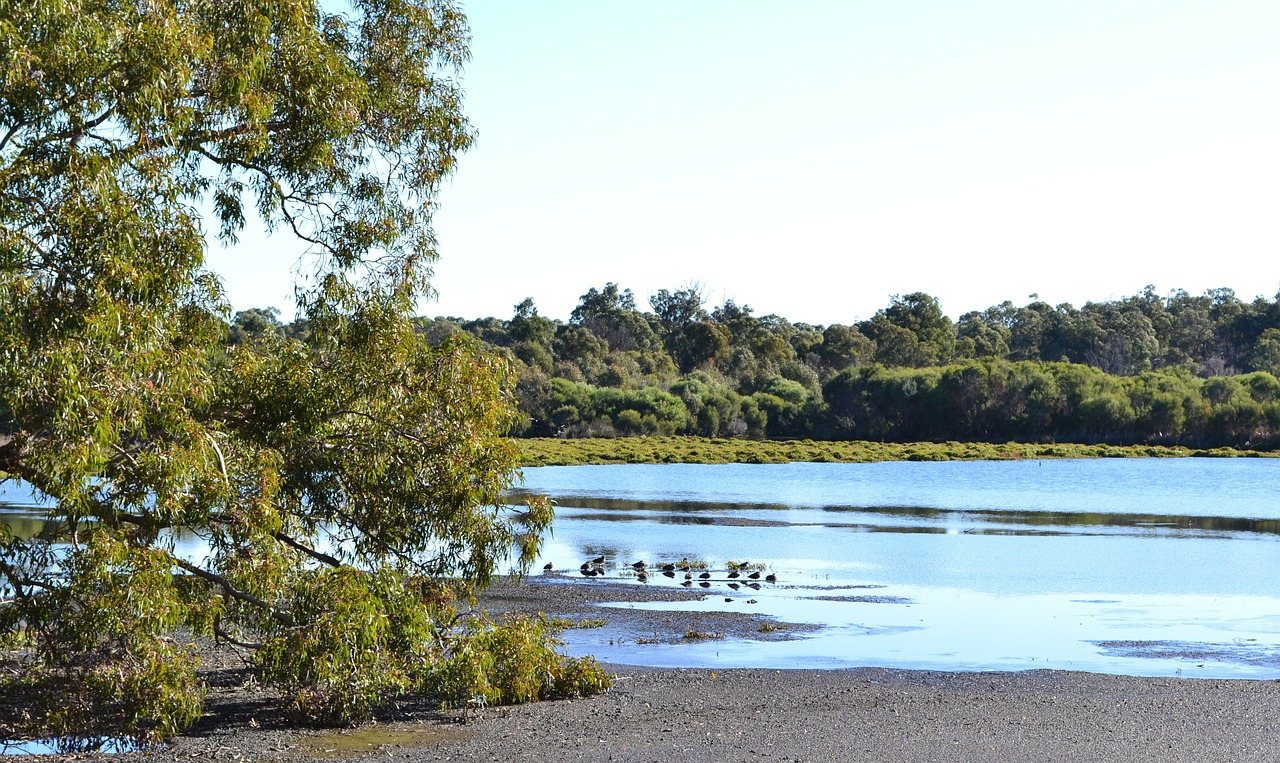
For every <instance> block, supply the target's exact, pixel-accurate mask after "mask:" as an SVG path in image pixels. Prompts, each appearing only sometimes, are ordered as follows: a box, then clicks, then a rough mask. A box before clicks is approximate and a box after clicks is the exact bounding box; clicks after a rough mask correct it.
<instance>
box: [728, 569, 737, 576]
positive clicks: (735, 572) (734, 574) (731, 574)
mask: <svg viewBox="0 0 1280 763" xmlns="http://www.w3.org/2000/svg"><path fill="white" fill-rule="evenodd" d="M729 577H731V578H736V577H738V571H737V570H734V571H733V572H730V573H729Z"/></svg>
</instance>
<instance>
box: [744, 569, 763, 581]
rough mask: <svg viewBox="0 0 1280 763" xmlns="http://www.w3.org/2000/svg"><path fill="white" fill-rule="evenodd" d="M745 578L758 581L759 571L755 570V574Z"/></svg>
mask: <svg viewBox="0 0 1280 763" xmlns="http://www.w3.org/2000/svg"><path fill="white" fill-rule="evenodd" d="M747 577H749V578H751V579H752V580H759V579H760V571H759V570H756V571H755V572H753V573H751V574H750V575H748V576H747Z"/></svg>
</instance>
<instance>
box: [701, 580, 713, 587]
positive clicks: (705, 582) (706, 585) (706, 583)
mask: <svg viewBox="0 0 1280 763" xmlns="http://www.w3.org/2000/svg"><path fill="white" fill-rule="evenodd" d="M698 585H700V586H702V587H703V588H710V587H711V584H710V583H708V582H707V581H705V580H704V581H702V582H701V583H699V584H698Z"/></svg>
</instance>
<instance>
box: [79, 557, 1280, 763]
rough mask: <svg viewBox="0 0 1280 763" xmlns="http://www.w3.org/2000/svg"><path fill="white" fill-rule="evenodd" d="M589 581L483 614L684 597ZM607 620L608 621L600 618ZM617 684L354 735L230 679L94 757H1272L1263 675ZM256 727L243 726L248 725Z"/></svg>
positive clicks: (895, 676)
mask: <svg viewBox="0 0 1280 763" xmlns="http://www.w3.org/2000/svg"><path fill="white" fill-rule="evenodd" d="M700 595H702V592H701V591H696V592H687V591H685V590H683V589H678V590H672V589H665V590H660V591H653V590H652V589H649V590H646V589H641V588H639V587H637V586H626V585H621V586H620V585H615V584H608V583H601V582H590V583H585V581H584V584H573V585H569V584H565V583H559V584H557V583H550V584H548V583H545V582H539V581H536V580H535V581H532V582H530V583H529V584H525V585H521V586H518V587H499V588H497V589H495V590H494V591H492V592H491V595H490V596H489V597H487V604H488V607H489V608H491V609H493V610H499V611H502V610H505V611H513V610H523V611H530V610H541V611H545V612H546V613H547V614H549V615H552V616H562V617H570V618H578V617H592V616H594V617H600V616H602V614H603V613H602V612H601V611H600V610H599V609H597V608H595V607H594V606H593V604H594V602H596V601H602V600H612V601H617V600H621V599H624V598H652V597H654V596H661V597H663V598H672V597H684V596H690V597H697V596H700ZM607 616H608V617H609V618H610V619H611V620H613V619H614V618H616V617H626V618H636V619H635V620H634V621H630V622H627V623H623V624H622V626H623V627H625V628H629V629H632V631H633V632H635V633H651V632H652V633H658V634H669V635H670V636H671V637H672V638H676V637H677V636H678V634H682V633H685V632H687V631H689V630H699V631H706V632H723V633H725V634H726V635H729V636H739V637H748V638H749V637H755V638H777V637H785V636H779V635H778V634H777V633H773V632H771V633H765V634H762V633H760V632H759V630H758V624H759V621H758V620H756V619H755V618H753V617H750V616H746V615H730V616H726V615H724V614H723V613H720V614H711V615H699V614H698V613H692V614H691V613H644V612H643V611H639V610H636V611H628V612H627V613H626V614H618V612H617V611H616V610H610V611H609V612H608V613H607ZM613 624H614V625H618V623H613ZM609 667H610V669H611V670H612V671H614V672H616V673H617V675H618V681H617V683H616V686H615V687H614V688H613V689H612V690H611V691H609V692H608V693H606V694H603V695H600V696H597V697H592V698H590V699H585V700H573V701H558V702H544V703H539V704H533V705H524V706H519V707H512V708H496V709H495V708H491V709H488V710H486V711H484V713H483V717H480V718H471V719H469V720H468V722H466V723H462V722H460V719H459V718H458V716H457V715H456V714H439V713H434V712H431V711H429V710H425V709H420V708H415V707H414V706H413V705H412V704H408V703H407V704H404V705H401V706H399V707H398V708H397V709H396V711H395V713H393V714H392V715H393V716H394V717H392V718H389V719H388V721H389V722H386V723H382V724H379V725H376V726H372V727H368V728H365V729H360V730H356V731H354V732H335V731H306V730H298V729H294V728H290V727H288V726H287V725H285V724H283V723H281V722H278V721H273V720H272V717H273V715H274V714H273V712H272V709H271V708H272V705H271V702H270V698H269V697H263V696H261V694H262V693H261V692H255V691H253V690H252V688H251V687H245V686H237V685H236V680H234V679H233V680H227V681H224V682H223V683H224V684H225V685H223V686H219V687H215V689H214V692H213V694H212V696H211V702H210V709H211V713H210V715H209V716H208V717H207V718H206V719H205V720H204V721H203V722H202V723H201V725H200V726H199V727H198V728H197V729H195V730H194V731H193V732H192V733H190V734H188V735H186V736H184V737H182V738H181V739H179V740H177V741H176V742H175V743H174V744H173V745H171V746H170V747H168V748H165V749H162V750H157V751H153V752H151V753H147V754H130V755H125V756H110V757H107V756H97V757H100V758H101V759H103V760H108V759H111V760H121V759H146V760H157V761H159V760H191V759H197V760H198V759H216V760H237V759H239V760H333V759H340V758H352V757H356V758H366V757H367V758H368V759H370V760H372V759H375V758H376V759H379V760H385V759H390V760H404V761H415V762H416V761H444V760H449V761H491V760H498V761H539V762H542V761H557V762H559V761H608V760H612V761H637V762H638V761H662V762H663V763H683V762H684V761H744V760H747V761H749V760H779V761H781V760H800V761H827V760H848V761H949V762H950V761H1002V762H1003V761H1263V760H1266V761H1271V760H1275V759H1276V757H1277V755H1278V754H1280V682H1276V681H1240V680H1198V679H1179V678H1133V677H1124V676H1107V675H1096V674H1088V673H1071V672H1059V671H1029V672H1022V673H939V672H929V671H909V670H888V669H879V668H863V669H856V670H833V671H816V670H794V671H785V670H784V671H777V670H716V671H712V670H706V669H689V670H649V669H645V668H638V667H631V666H622V665H613V666H609ZM255 726H256V727H255Z"/></svg>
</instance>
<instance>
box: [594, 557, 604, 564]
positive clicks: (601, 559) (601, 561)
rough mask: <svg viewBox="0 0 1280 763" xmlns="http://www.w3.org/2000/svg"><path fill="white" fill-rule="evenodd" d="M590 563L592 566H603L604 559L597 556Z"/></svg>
mask: <svg viewBox="0 0 1280 763" xmlns="http://www.w3.org/2000/svg"><path fill="white" fill-rule="evenodd" d="M591 563H592V564H604V557H603V556H597V557H596V558H595V559H592V560H591Z"/></svg>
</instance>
